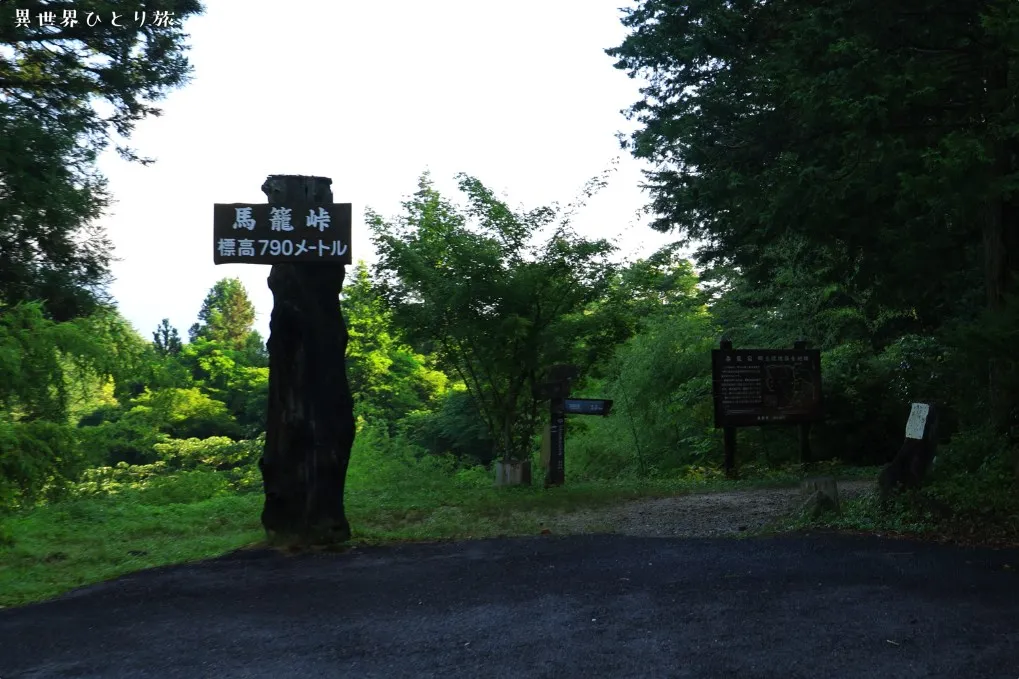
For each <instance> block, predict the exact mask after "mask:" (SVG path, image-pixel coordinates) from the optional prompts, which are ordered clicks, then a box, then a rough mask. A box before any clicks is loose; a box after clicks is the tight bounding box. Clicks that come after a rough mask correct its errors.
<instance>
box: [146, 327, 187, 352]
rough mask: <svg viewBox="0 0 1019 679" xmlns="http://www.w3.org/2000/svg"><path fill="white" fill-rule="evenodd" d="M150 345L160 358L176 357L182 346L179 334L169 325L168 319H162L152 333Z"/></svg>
mask: <svg viewBox="0 0 1019 679" xmlns="http://www.w3.org/2000/svg"><path fill="white" fill-rule="evenodd" d="M152 345H153V346H154V347H155V348H156V353H158V354H159V355H160V356H176V355H177V354H179V353H180V350H181V348H182V347H183V346H184V345H183V343H182V342H181V341H180V333H179V332H177V328H175V327H173V326H172V325H170V319H169V318H164V319H163V320H162V321H161V322H160V324H159V327H157V328H156V329H155V331H154V332H153V333H152Z"/></svg>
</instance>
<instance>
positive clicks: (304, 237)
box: [212, 203, 353, 264]
mask: <svg viewBox="0 0 1019 679" xmlns="http://www.w3.org/2000/svg"><path fill="white" fill-rule="evenodd" d="M213 210H214V212H213V244H212V245H213V261H214V262H215V263H216V264H276V263H279V262H301V263H302V264H303V263H311V262H320V263H323V264H350V263H352V262H353V259H352V255H351V252H350V232H351V225H352V221H353V220H352V217H351V215H352V210H351V204H350V203H329V204H322V203H287V204H285V205H276V204H269V203H216V204H215V205H214V206H213Z"/></svg>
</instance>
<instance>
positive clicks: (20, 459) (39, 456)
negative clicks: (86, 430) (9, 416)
mask: <svg viewBox="0 0 1019 679" xmlns="http://www.w3.org/2000/svg"><path fill="white" fill-rule="evenodd" d="M84 468H85V460H84V458H83V456H82V454H81V449H80V447H79V446H78V444H77V441H76V439H75V436H74V433H73V430H72V428H71V427H70V426H68V425H63V424H57V423H55V422H46V421H43V420H35V421H31V422H12V421H10V420H5V419H2V418H0V510H2V509H13V508H17V507H29V506H31V505H33V504H35V503H37V502H39V501H40V500H43V499H48V500H54V499H57V498H59V497H61V496H62V495H63V494H64V493H65V492H66V490H67V488H68V486H69V485H70V484H71V483H72V482H73V481H75V480H76V479H77V477H78V475H79V474H80V473H81V472H82V470H83V469H84Z"/></svg>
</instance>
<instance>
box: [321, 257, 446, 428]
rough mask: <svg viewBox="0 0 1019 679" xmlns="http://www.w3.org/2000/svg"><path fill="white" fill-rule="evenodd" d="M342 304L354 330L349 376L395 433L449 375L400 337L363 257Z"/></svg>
mask: <svg viewBox="0 0 1019 679" xmlns="http://www.w3.org/2000/svg"><path fill="white" fill-rule="evenodd" d="M341 308H342V310H343V316H344V322H345V323H346V326H347V332H348V335H349V338H348V342H347V356H346V358H347V379H348V382H349V384H350V391H351V394H352V396H353V397H354V401H355V403H356V404H357V407H358V411H359V412H360V413H362V414H363V415H365V416H368V417H372V418H374V419H377V420H382V421H386V422H389V423H390V429H391V431H393V432H395V428H396V426H397V425H396V423H397V422H398V421H399V420H400V419H402V418H404V417H406V416H407V415H408V414H410V413H417V412H422V411H427V410H430V409H431V408H433V407H434V406H435V404H436V403H437V402H438V400H439V398H440V394H442V393H443V392H444V391H445V389H446V387H447V381H448V380H447V377H446V375H445V374H443V373H442V372H440V371H438V370H435V369H434V368H433V367H432V366H431V361H430V360H429V359H428V358H426V357H425V356H423V355H421V354H418V353H416V352H415V351H414V350H413V349H412V348H411V347H409V346H407V345H406V344H405V343H404V342H402V341H401V340H400V338H399V332H398V330H397V328H395V327H394V325H393V314H392V312H391V311H389V310H388V309H387V308H386V307H385V303H384V300H383V299H382V298H381V296H380V294H379V292H378V290H377V289H376V287H375V286H374V285H373V283H372V280H371V275H370V274H369V272H368V267H367V265H365V263H364V262H358V264H357V266H356V267H355V268H354V272H353V276H352V277H351V280H349V281H348V282H347V283H346V284H345V285H344V288H343V292H342V295H341Z"/></svg>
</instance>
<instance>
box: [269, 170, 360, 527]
mask: <svg viewBox="0 0 1019 679" xmlns="http://www.w3.org/2000/svg"><path fill="white" fill-rule="evenodd" d="M331 184H332V180H331V179H329V178H327V177H302V176H293V175H271V176H270V177H269V178H268V179H266V181H265V183H264V184H263V185H262V191H263V192H264V193H265V195H266V196H267V197H268V199H269V200H268V202H269V203H270V204H274V203H275V204H285V203H296V202H303V203H332V200H333V195H332V190H331V189H330V185H331ZM344 273H345V270H344V265H343V264H339V263H331V262H321V263H320V262H315V263H308V264H306V263H302V262H297V263H291V262H284V263H275V264H273V265H272V270H271V272H270V274H269V280H268V282H269V289H270V290H272V294H273V309H272V317H271V320H270V323H269V341H268V349H269V409H268V417H267V421H266V431H265V450H264V452H263V454H262V458H261V459H260V460H259V468H260V469H261V471H262V479H263V482H264V486H265V506H264V509H263V511H262V525H263V526H264V527H265V529H266V532H267V533H268V535H269V536H270V538H272V539H276V540H278V541H279V540H283V541H289V540H293V539H295V538H296V539H299V541H300V542H304V543H311V544H315V543H318V544H322V543H330V542H342V541H344V540H347V539H349V537H350V525H349V524H348V522H347V518H346V515H345V514H344V510H343V486H344V481H345V479H346V475H347V464H348V462H349V460H350V449H351V447H352V446H353V444H354V403H353V400H352V398H351V394H350V386H349V384H348V383H347V373H346V365H345V356H346V349H347V329H346V326H345V325H344V322H343V316H342V315H341V314H340V302H339V295H340V291H341V289H342V288H343V278H344Z"/></svg>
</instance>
